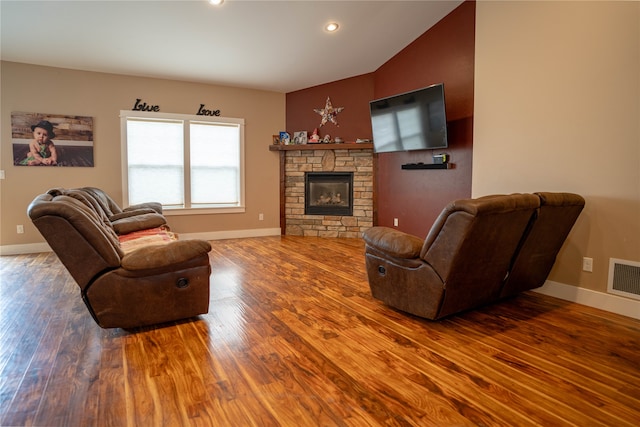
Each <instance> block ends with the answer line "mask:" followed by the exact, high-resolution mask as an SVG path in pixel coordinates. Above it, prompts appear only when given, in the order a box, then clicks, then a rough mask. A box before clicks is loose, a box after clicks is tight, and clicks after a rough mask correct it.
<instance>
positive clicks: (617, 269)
mask: <svg viewBox="0 0 640 427" xmlns="http://www.w3.org/2000/svg"><path fill="white" fill-rule="evenodd" d="M607 291H608V292H609V293H612V294H616V295H620V296H623V297H628V298H635V299H639V300H640V262H635V261H626V260H624V259H617V258H609V281H608V283H607Z"/></svg>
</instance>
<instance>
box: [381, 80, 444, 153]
mask: <svg viewBox="0 0 640 427" xmlns="http://www.w3.org/2000/svg"><path fill="white" fill-rule="evenodd" d="M369 107H370V110H371V127H372V129H373V146H374V150H375V152H376V153H387V152H393V151H410V150H431V149H441V148H447V145H448V144H447V117H446V114H445V107H444V84H442V83H440V84H436V85H433V86H429V87H425V88H423V89H418V90H416V91H413V92H407V93H403V94H400V95H395V96H390V97H388V98H382V99H377V100H375V101H371V102H370V103H369Z"/></svg>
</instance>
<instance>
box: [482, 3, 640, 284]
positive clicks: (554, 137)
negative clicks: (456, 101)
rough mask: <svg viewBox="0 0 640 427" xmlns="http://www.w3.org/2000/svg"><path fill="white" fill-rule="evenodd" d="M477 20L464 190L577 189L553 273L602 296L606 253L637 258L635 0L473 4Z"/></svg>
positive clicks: (639, 154)
mask: <svg viewBox="0 0 640 427" xmlns="http://www.w3.org/2000/svg"><path fill="white" fill-rule="evenodd" d="M476 17H477V20H476V63H475V67H476V68H475V129H474V147H473V148H474V150H473V151H474V154H473V184H472V192H473V195H474V196H481V195H485V194H489V193H508V192H529V191H569V192H575V193H579V194H581V195H583V196H584V197H585V199H586V202H587V204H586V208H585V210H584V211H583V214H582V216H581V217H580V218H579V219H578V222H577V224H576V226H575V228H574V229H573V231H572V234H571V235H570V238H569V240H568V241H567V242H566V244H565V246H564V249H563V251H562V252H561V254H560V257H559V259H558V261H557V262H556V265H555V267H554V269H553V271H552V273H551V276H550V280H552V281H557V282H560V283H564V284H569V285H575V286H579V287H582V288H587V289H592V290H596V291H601V292H605V291H606V283H607V271H608V263H609V258H610V257H614V258H621V259H626V260H632V261H640V3H638V2H555V1H554V2H520V1H516V2H502V1H500V2H492V1H479V2H478V3H477V15H476ZM585 256H586V257H592V258H593V260H594V266H593V273H584V272H582V271H581V267H582V257H585Z"/></svg>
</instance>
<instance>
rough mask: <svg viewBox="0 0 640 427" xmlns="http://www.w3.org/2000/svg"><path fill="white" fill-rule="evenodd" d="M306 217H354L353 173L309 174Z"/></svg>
mask: <svg viewBox="0 0 640 427" xmlns="http://www.w3.org/2000/svg"><path fill="white" fill-rule="evenodd" d="M304 194H305V197H304V200H305V203H304V213H305V215H336V216H352V215H353V172H307V173H305V190H304Z"/></svg>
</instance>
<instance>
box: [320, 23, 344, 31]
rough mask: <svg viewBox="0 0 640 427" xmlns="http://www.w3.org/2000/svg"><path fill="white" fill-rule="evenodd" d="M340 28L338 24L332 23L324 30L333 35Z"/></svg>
mask: <svg viewBox="0 0 640 427" xmlns="http://www.w3.org/2000/svg"><path fill="white" fill-rule="evenodd" d="M339 27H340V26H339V25H338V24H337V23H336V22H330V23H328V24H327V25H325V27H324V29H325V30H327V31H329V32H330V33H333V32H335V31H338V28H339Z"/></svg>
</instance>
